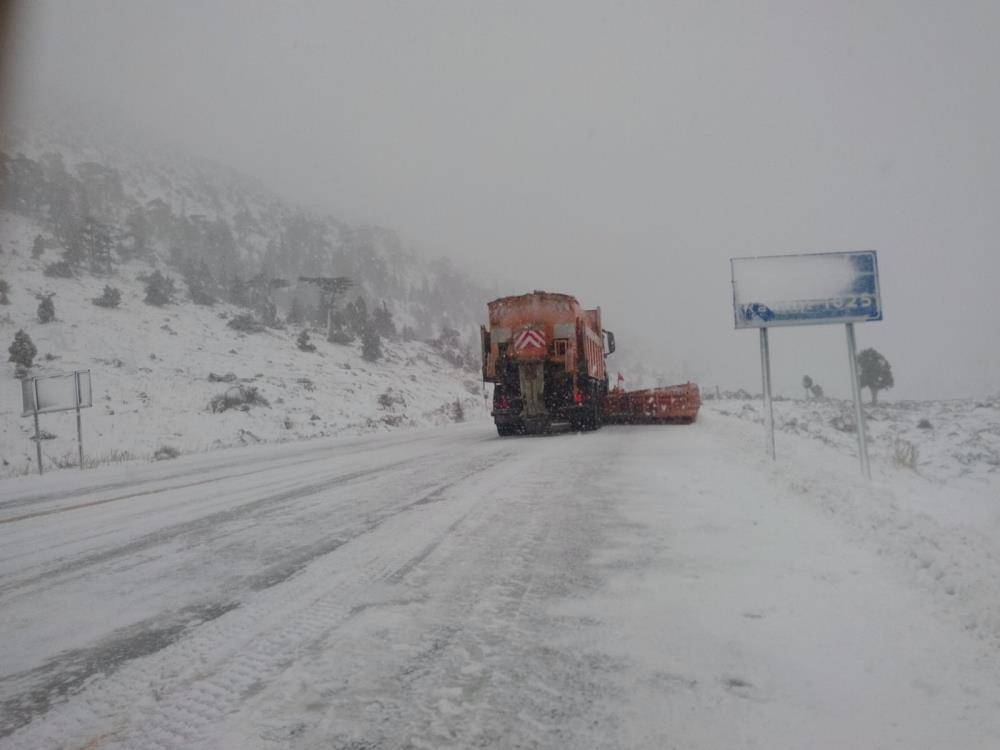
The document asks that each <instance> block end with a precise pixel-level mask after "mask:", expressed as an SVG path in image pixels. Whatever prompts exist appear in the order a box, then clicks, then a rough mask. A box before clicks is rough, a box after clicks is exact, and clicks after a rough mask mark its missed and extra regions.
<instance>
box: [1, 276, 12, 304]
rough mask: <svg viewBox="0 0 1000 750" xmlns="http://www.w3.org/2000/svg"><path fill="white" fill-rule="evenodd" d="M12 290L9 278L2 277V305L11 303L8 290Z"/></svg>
mask: <svg viewBox="0 0 1000 750" xmlns="http://www.w3.org/2000/svg"><path fill="white" fill-rule="evenodd" d="M9 291H10V284H8V283H7V279H4V278H0V305H9V304H10V300H9V299H8V298H7V292H9Z"/></svg>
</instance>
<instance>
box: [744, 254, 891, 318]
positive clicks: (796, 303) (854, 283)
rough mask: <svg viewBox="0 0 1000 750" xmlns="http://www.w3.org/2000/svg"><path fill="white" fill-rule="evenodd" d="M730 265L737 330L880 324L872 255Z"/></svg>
mask: <svg viewBox="0 0 1000 750" xmlns="http://www.w3.org/2000/svg"><path fill="white" fill-rule="evenodd" d="M730 264H731V267H732V274H733V313H734V317H735V321H736V327H737V328H769V327H771V326H801V325H817V324H823V323H862V322H865V321H870V320H882V300H881V297H880V295H879V285H878V257H877V256H876V253H875V251H874V250H868V251H865V252H853V253H813V254H809V255H770V256H762V257H757V258H733V259H732V260H730Z"/></svg>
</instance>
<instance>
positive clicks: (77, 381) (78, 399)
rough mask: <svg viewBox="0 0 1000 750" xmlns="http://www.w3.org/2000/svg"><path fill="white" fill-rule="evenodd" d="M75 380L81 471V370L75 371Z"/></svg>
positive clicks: (81, 469) (81, 468) (77, 441)
mask: <svg viewBox="0 0 1000 750" xmlns="http://www.w3.org/2000/svg"><path fill="white" fill-rule="evenodd" d="M73 380H74V381H75V383H74V385H75V386H76V388H75V393H76V444H77V445H78V446H79V448H80V471H83V421H82V420H81V419H80V401H82V399H81V398H80V372H79V371H77V372H74V373H73Z"/></svg>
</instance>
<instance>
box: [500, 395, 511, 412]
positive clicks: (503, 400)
mask: <svg viewBox="0 0 1000 750" xmlns="http://www.w3.org/2000/svg"><path fill="white" fill-rule="evenodd" d="M497 407H499V408H500V409H509V408H510V400H509V399H508V398H507V397H506V396H501V397H500V401H499V402H498V403H497Z"/></svg>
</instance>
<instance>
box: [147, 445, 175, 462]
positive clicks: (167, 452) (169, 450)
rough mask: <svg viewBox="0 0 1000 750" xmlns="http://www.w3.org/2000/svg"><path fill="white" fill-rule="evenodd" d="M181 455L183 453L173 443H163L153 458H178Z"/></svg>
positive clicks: (164, 459) (156, 459)
mask: <svg viewBox="0 0 1000 750" xmlns="http://www.w3.org/2000/svg"><path fill="white" fill-rule="evenodd" d="M179 455H181V452H180V451H179V450H177V449H176V448H174V447H173V446H172V445H161V446H160V447H159V448H157V449H156V453H154V454H153V460H154V461H167V460H169V459H171V458H177V457H178V456H179Z"/></svg>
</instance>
